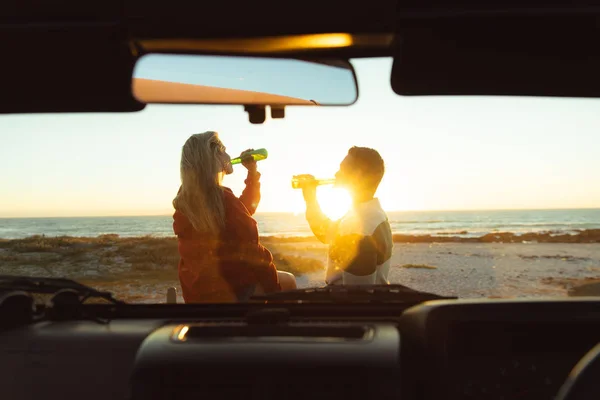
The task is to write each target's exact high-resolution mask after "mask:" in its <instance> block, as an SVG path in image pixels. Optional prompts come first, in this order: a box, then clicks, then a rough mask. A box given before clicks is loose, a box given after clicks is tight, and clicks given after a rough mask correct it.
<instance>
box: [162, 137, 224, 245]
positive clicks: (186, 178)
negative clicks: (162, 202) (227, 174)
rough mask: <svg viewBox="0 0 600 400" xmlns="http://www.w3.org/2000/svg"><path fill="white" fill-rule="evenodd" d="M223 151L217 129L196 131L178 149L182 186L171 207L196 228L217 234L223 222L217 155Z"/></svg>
mask: <svg viewBox="0 0 600 400" xmlns="http://www.w3.org/2000/svg"><path fill="white" fill-rule="evenodd" d="M224 152H225V146H223V143H221V140H220V139H219V135H218V134H217V132H212V131H208V132H204V133H196V134H194V135H192V136H190V137H189V138H188V140H186V142H185V144H184V145H183V148H182V149H181V164H180V174H181V188H180V190H179V193H177V196H176V197H175V198H174V199H173V207H175V209H176V210H179V211H180V212H181V213H183V215H185V216H186V217H187V218H188V219H189V221H190V223H191V224H192V226H193V227H194V228H195V229H196V230H197V231H199V232H208V233H212V234H218V233H219V232H220V230H221V228H223V226H224V225H225V207H224V206H223V189H222V187H221V179H222V174H223V166H222V165H221V162H220V160H219V155H220V154H222V153H224Z"/></svg>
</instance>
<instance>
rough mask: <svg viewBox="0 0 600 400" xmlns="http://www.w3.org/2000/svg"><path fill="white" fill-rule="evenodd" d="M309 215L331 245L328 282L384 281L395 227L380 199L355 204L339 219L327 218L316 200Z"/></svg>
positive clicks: (317, 231) (319, 235)
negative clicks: (392, 226)
mask: <svg viewBox="0 0 600 400" xmlns="http://www.w3.org/2000/svg"><path fill="white" fill-rule="evenodd" d="M306 219H307V221H308V223H309V225H310V228H311V230H312V231H313V233H314V234H315V236H316V237H317V238H318V239H319V240H320V241H321V242H323V243H325V244H328V245H329V252H328V260H327V274H326V278H325V281H326V282H327V284H329V285H340V284H341V285H369V284H377V285H385V284H388V283H389V282H388V273H389V270H390V260H391V257H392V248H393V241H392V230H391V228H390V224H389V222H388V219H387V215H386V213H385V211H383V209H382V208H381V204H380V203H379V200H378V199H376V198H375V199H372V200H369V201H367V202H364V203H361V204H358V205H355V206H354V207H353V208H352V209H351V210H350V211H348V213H346V215H344V216H343V217H342V218H341V219H339V220H337V221H332V220H331V219H329V218H327V217H326V216H325V215H324V214H323V212H322V211H321V208H320V207H319V204H318V203H317V202H316V201H313V202H309V203H308V204H307V208H306Z"/></svg>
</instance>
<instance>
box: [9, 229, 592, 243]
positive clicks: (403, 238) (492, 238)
mask: <svg viewBox="0 0 600 400" xmlns="http://www.w3.org/2000/svg"><path fill="white" fill-rule="evenodd" d="M571 232H573V233H567V232H565V231H551V232H527V233H514V232H493V233H487V234H485V235H481V236H465V235H468V232H467V231H459V232H457V233H455V234H452V233H450V234H441V233H440V234H436V235H411V234H402V233H393V234H392V238H393V241H394V243H600V229H584V230H576V231H571ZM142 238H148V239H165V240H169V239H172V240H175V239H176V237H175V236H174V235H168V236H167V235H165V236H158V235H153V234H144V235H134V236H121V235H119V234H116V233H108V234H101V235H97V236H70V235H60V236H50V235H44V234H41V235H29V236H25V237H22V238H0V243H4V242H17V241H31V240H39V239H46V240H53V239H81V240H86V239H87V240H116V239H120V240H125V239H130V240H134V239H142ZM260 240H261V242H263V243H311V242H313V243H319V242H318V240H317V239H316V238H315V237H314V236H309V235H298V236H278V235H276V234H275V235H261V236H260Z"/></svg>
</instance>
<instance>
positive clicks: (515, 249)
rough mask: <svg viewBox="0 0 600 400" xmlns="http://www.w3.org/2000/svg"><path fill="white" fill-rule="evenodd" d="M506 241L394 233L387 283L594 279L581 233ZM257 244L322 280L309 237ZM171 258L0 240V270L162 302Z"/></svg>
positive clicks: (158, 243)
mask: <svg viewBox="0 0 600 400" xmlns="http://www.w3.org/2000/svg"><path fill="white" fill-rule="evenodd" d="M496 236H497V235H496ZM506 238H508V240H507V241H509V242H508V243H503V242H493V241H492V240H490V241H487V240H484V239H482V240H480V241H478V242H474V241H470V240H469V241H467V242H460V241H446V239H443V240H442V242H440V239H439V238H429V240H426V239H423V237H415V238H412V239H410V240H407V239H406V238H403V237H396V238H395V241H396V243H395V245H394V255H393V258H392V269H391V271H390V281H391V283H399V284H403V285H407V286H410V287H412V288H415V289H419V290H425V291H429V292H432V293H438V294H443V295H454V296H458V297H466V298H468V297H539V296H568V295H580V294H581V290H579V289H578V288H579V286H580V285H582V284H589V283H595V282H600V243H598V242H597V241H596V239H595V236H594V239H593V240H592V239H590V236H589V235H587V236H586V234H584V235H580V240H573V239H568V240H569V241H570V242H569V243H560V242H559V243H554V242H553V243H545V242H541V243H539V242H530V241H523V240H519V241H517V242H515V240H513V239H514V238H510V237H508V236H504V237H500V239H498V237H496V240H500V241H502V240H503V239H506ZM457 240H459V239H457ZM552 240H553V239H552ZM511 241H512V242H511ZM263 243H264V245H265V246H266V247H267V248H269V249H270V250H271V251H272V252H273V255H274V258H275V262H276V264H277V267H278V269H280V270H285V271H289V272H292V273H294V274H295V275H296V276H297V280H298V285H299V286H300V287H315V286H323V285H324V281H323V279H324V275H325V265H326V261H327V248H326V246H325V245H323V244H321V243H319V242H317V241H316V240H314V239H310V238H304V239H296V240H294V239H279V238H273V237H270V238H264V239H263ZM177 262H178V254H177V241H176V239H175V238H164V237H163V238H157V237H151V236H145V237H134V238H120V237H118V236H117V235H102V236H98V237H96V238H78V237H75V238H73V237H55V238H49V237H43V236H34V237H29V238H25V239H12V240H0V274H9V275H28V276H53V277H68V278H71V279H74V280H77V281H79V282H81V283H84V284H88V285H90V286H93V287H95V288H98V289H102V290H108V291H111V292H112V293H113V294H114V295H115V296H116V297H117V298H120V299H122V300H124V301H127V302H142V303H156V302H164V301H165V296H166V290H167V288H168V287H171V286H175V287H179V283H178V280H177ZM598 294H599V295H600V293H598ZM179 301H180V302H182V299H181V297H180V298H179Z"/></svg>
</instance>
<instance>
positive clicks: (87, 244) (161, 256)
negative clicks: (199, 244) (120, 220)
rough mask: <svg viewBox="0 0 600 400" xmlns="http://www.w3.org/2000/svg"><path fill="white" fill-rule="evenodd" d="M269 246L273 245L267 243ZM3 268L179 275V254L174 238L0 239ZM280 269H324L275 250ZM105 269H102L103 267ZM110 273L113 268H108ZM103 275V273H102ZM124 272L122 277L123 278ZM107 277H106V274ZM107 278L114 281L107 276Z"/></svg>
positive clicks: (313, 261)
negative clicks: (88, 267)
mask: <svg viewBox="0 0 600 400" xmlns="http://www.w3.org/2000/svg"><path fill="white" fill-rule="evenodd" d="M266 245H267V246H268V247H274V246H271V245H270V243H267V244H266ZM0 250H1V251H0V269H2V270H3V272H2V273H7V272H10V271H8V270H10V267H11V266H18V265H31V266H36V267H41V268H52V267H57V268H59V267H60V268H61V269H66V270H65V271H64V272H65V273H68V272H69V268H68V267H69V266H70V267H71V269H72V271H71V272H77V271H78V270H81V269H82V268H85V265H86V264H88V265H89V264H95V265H99V266H106V267H111V266H112V267H115V266H116V267H120V268H112V272H113V274H112V275H114V273H115V272H116V270H119V271H120V272H121V273H122V274H123V275H130V274H132V273H134V274H135V273H136V272H150V271H161V272H162V273H163V274H167V275H168V276H175V277H176V275H173V274H172V273H176V271H177V264H178V262H179V254H178V251H177V239H176V238H174V237H154V236H141V237H127V238H121V237H119V236H118V235H101V236H98V237H70V236H59V237H46V236H39V235H36V236H31V237H27V238H24V239H13V240H7V239H0ZM273 258H274V260H275V264H276V266H277V269H279V270H281V271H287V272H291V273H293V274H295V275H302V274H305V273H310V272H315V271H319V270H322V269H324V264H323V262H322V261H321V260H317V259H314V258H309V257H300V256H293V255H287V254H285V253H279V252H277V251H273ZM99 269H102V268H99ZM107 270H109V269H107ZM100 272H101V271H100ZM121 273H120V274H119V275H121ZM67 275H68V274H67ZM102 275H104V274H102ZM105 278H112V277H111V276H106V277H105Z"/></svg>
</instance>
